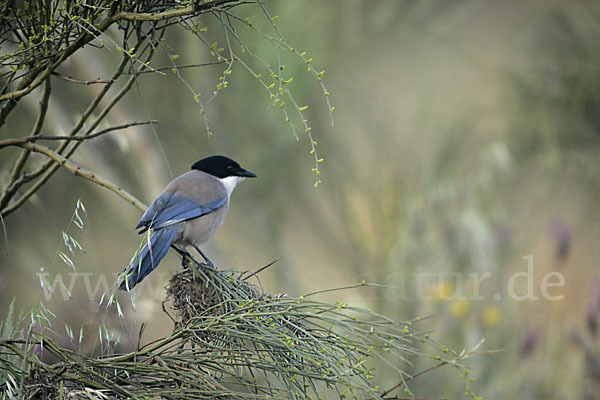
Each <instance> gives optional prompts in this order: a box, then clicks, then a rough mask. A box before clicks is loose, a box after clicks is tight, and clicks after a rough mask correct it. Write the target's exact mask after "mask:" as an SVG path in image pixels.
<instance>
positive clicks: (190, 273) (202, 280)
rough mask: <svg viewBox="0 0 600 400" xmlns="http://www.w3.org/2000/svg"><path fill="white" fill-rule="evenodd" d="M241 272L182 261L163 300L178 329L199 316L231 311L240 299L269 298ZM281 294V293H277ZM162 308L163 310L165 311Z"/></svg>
mask: <svg viewBox="0 0 600 400" xmlns="http://www.w3.org/2000/svg"><path fill="white" fill-rule="evenodd" d="M244 275H247V274H246V273H245V272H221V271H219V270H217V269H216V268H215V267H212V266H209V265H207V264H203V263H198V262H196V261H195V260H193V259H186V260H184V269H183V270H181V271H180V272H179V273H177V274H175V275H173V277H172V278H171V279H170V280H169V283H168V285H167V287H166V290H167V297H166V299H165V301H164V302H163V308H164V306H165V305H166V304H169V305H170V308H171V309H172V311H173V312H174V314H175V315H174V317H173V316H172V315H171V314H169V313H168V312H167V313H168V314H169V316H170V317H171V319H172V320H173V322H174V323H175V329H180V328H182V327H184V326H186V325H188V324H189V323H190V321H192V320H198V319H199V318H214V317H217V316H221V315H223V314H225V313H227V312H231V311H232V309H233V308H235V307H236V305H239V303H240V301H244V302H245V301H248V300H250V299H257V300H258V299H263V298H272V297H273V296H269V295H267V294H265V293H264V292H263V290H262V288H259V287H257V286H255V285H253V284H252V283H250V282H249V281H248V280H247V278H248V277H250V275H247V276H246V278H244ZM279 297H281V296H279ZM165 311H166V310H165Z"/></svg>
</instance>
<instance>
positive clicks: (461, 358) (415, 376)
mask: <svg viewBox="0 0 600 400" xmlns="http://www.w3.org/2000/svg"><path fill="white" fill-rule="evenodd" d="M501 351H502V350H471V351H468V352H466V353H463V354H459V355H457V356H456V357H454V358H452V359H450V360H446V361H442V362H440V363H438V364H435V365H433V366H431V367H429V368H426V369H424V370H422V371H419V372H417V373H416V374H414V375H412V376H410V377H408V378H407V379H405V380H404V381H402V382H400V383H398V384H396V385H395V386H393V387H391V388H390V389H388V390H386V391H385V392H383V393H381V395H380V396H381V397H385V396H387V395H388V394H390V393H391V392H393V391H394V390H396V389H398V388H401V387H402V386H403V385H404V383H405V382H408V381H411V380H413V379H415V378H418V377H419V376H421V375H424V374H426V373H428V372H431V371H433V370H434V369H438V368H440V367H443V366H444V365H448V364H451V363H454V362H456V361H460V360H463V359H465V358H467V357H470V356H472V355H475V354H496V353H500V352H501Z"/></svg>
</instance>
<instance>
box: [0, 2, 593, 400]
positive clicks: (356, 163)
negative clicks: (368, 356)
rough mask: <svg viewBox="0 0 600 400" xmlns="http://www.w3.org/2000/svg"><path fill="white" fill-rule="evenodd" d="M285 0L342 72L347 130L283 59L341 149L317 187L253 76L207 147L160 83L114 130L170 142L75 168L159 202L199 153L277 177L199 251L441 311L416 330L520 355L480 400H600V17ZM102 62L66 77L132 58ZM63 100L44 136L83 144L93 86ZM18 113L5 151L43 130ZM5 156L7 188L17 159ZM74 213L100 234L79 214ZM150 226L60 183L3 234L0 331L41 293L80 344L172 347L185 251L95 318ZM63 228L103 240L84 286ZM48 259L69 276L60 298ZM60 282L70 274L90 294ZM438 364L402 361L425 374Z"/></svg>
mask: <svg viewBox="0 0 600 400" xmlns="http://www.w3.org/2000/svg"><path fill="white" fill-rule="evenodd" d="M268 7H269V10H270V12H271V15H277V16H278V17H279V18H278V19H277V24H278V26H279V29H280V30H281V32H282V33H283V35H284V36H285V37H286V39H287V42H288V43H289V44H290V45H292V46H294V47H297V48H298V49H301V51H306V52H307V53H308V56H309V57H312V58H313V64H314V65H315V66H318V67H319V69H324V70H325V71H326V72H325V75H324V82H325V85H326V86H327V89H328V91H329V92H331V96H330V98H331V101H332V104H333V105H334V106H335V111H334V112H333V117H334V122H335V124H334V126H333V127H332V126H331V124H330V115H329V111H328V107H327V105H326V102H325V98H324V96H323V93H322V91H321V89H320V87H319V84H318V82H317V81H316V80H315V79H314V76H312V75H311V74H310V73H309V72H308V71H306V69H307V67H306V64H305V63H304V62H303V61H302V60H300V59H298V58H296V57H294V56H293V55H288V54H285V55H284V56H285V60H284V61H283V62H284V64H285V65H286V69H285V72H286V75H288V76H293V77H294V80H293V82H292V83H290V89H291V90H292V92H293V93H294V95H295V96H296V100H297V101H298V104H306V105H309V109H308V110H307V114H306V115H307V116H308V119H309V124H310V126H311V127H312V134H313V135H314V139H315V140H316V141H317V142H318V151H319V156H320V157H323V158H324V161H323V162H322V163H321V164H320V169H321V176H320V179H321V180H322V183H321V184H320V185H319V187H318V190H315V188H314V187H313V184H314V182H315V176H314V174H313V172H311V169H312V168H313V167H314V159H313V157H312V156H311V155H310V154H309V151H310V149H311V146H310V141H309V139H308V138H307V137H306V135H304V134H303V131H304V129H303V128H300V127H299V130H298V136H299V140H296V139H295V138H294V135H293V133H292V131H291V130H290V128H289V125H288V124H287V123H286V122H285V121H284V120H283V117H282V115H281V114H280V113H279V112H278V110H276V109H275V110H272V109H269V110H268V109H267V106H268V104H269V101H270V100H269V98H268V95H267V94H266V92H265V91H264V88H263V87H261V85H260V84H259V83H258V81H257V80H256V79H255V78H254V77H252V75H251V74H250V73H248V72H247V71H246V70H244V68H242V67H241V66H240V65H239V64H235V65H234V68H233V73H232V74H231V75H230V76H229V78H228V81H229V84H228V87H227V88H226V89H225V90H223V91H221V92H220V93H219V95H218V96H217V97H216V98H215V99H214V100H213V101H211V102H210V103H208V104H206V115H207V118H208V121H209V124H210V126H211V130H212V132H213V135H212V136H210V137H209V136H208V135H207V134H206V130H205V128H204V122H203V117H202V115H200V114H199V112H198V111H199V108H198V104H196V103H195V102H194V100H193V96H192V95H191V94H190V92H189V90H188V89H187V88H186V86H185V84H184V83H183V82H182V81H181V80H180V79H178V78H177V77H176V76H175V75H171V74H167V76H158V75H157V74H146V75H145V76H144V77H143V78H142V79H140V81H139V84H138V85H137V86H136V87H135V88H134V90H133V91H132V92H131V93H130V94H128V96H127V98H126V100H125V102H124V103H122V104H121V106H120V107H119V108H118V109H117V110H115V111H113V112H112V113H111V114H110V115H109V118H108V120H109V122H110V125H116V124H119V123H127V122H130V121H134V120H146V119H156V120H158V121H159V124H158V125H156V126H155V130H154V131H153V130H152V128H150V127H148V126H144V127H139V128H135V129H132V130H133V132H127V133H124V132H120V133H114V134H110V135H107V136H105V137H103V138H101V139H98V140H97V141H93V142H92V141H90V142H86V143H85V144H84V145H83V146H82V147H81V149H80V151H79V152H78V153H77V155H76V156H75V158H74V161H76V162H77V163H78V164H79V165H81V166H82V167H84V168H87V169H91V170H94V171H96V172H97V173H99V174H100V175H102V176H104V177H106V178H108V179H110V180H111V181H113V182H115V183H117V184H119V185H120V186H122V187H123V188H124V189H126V190H127V191H129V192H130V193H132V194H134V195H136V196H137V197H138V198H140V199H141V200H143V201H144V202H146V203H147V204H149V203H150V202H151V201H152V200H153V199H154V198H155V196H156V195H157V194H158V193H159V192H160V191H161V190H162V188H163V187H164V185H165V184H166V183H167V182H168V181H169V180H170V179H171V178H173V177H175V176H177V175H179V174H180V173H183V172H185V171H187V170H188V169H189V167H190V165H191V164H192V163H193V162H195V161H197V160H198V159H200V158H203V157H205V156H207V155H210V154H224V155H228V156H230V157H232V158H234V159H236V160H237V161H239V162H240V164H242V165H243V166H244V167H246V168H248V169H250V170H252V171H254V172H256V173H258V175H259V179H257V180H251V181H246V182H244V183H243V184H241V185H239V186H238V188H237V189H236V191H235V193H234V194H233V200H232V206H231V207H230V211H229V215H228V217H227V219H226V221H225V224H224V225H223V227H222V228H221V229H220V231H219V232H218V233H217V234H216V235H215V237H214V238H213V239H212V241H211V242H210V243H209V244H208V245H206V246H205V248H204V250H205V252H206V253H207V254H208V255H209V256H210V257H211V259H212V260H213V261H215V263H216V264H217V265H218V266H219V267H220V268H222V269H235V270H256V269H258V268H260V267H261V266H263V265H266V264H267V263H269V262H271V261H272V260H274V259H276V258H277V257H279V256H283V258H282V259H281V260H280V261H279V262H277V263H276V264H275V265H273V266H272V267H270V268H269V269H267V270H266V271H265V272H264V273H261V274H260V280H261V283H262V285H263V287H264V290H265V291H267V292H270V293H287V294H289V295H291V296H299V295H302V294H305V293H308V292H312V291H317V290H321V289H326V288H332V287H337V286H346V285H351V284H354V283H358V282H360V281H362V280H366V281H367V282H373V283H378V284H382V285H385V287H383V288H361V289H355V290H348V291H340V292H335V293H333V294H332V293H329V294H327V295H326V296H324V297H323V298H324V299H327V300H332V301H344V302H347V303H351V304H355V305H358V306H363V307H366V308H370V309H373V310H376V311H378V312H380V313H382V314H385V315H388V316H390V317H393V318H395V319H401V320H406V319H411V318H415V317H416V316H421V317H425V316H431V317H432V318H429V319H427V320H425V321H423V322H422V325H421V328H422V329H426V330H432V331H433V332H432V333H431V336H432V337H433V338H435V340H437V341H438V342H440V343H442V344H444V345H447V346H448V347H451V348H453V349H456V350H459V351H460V350H462V349H470V348H472V347H473V346H475V345H476V344H477V343H478V342H479V341H480V340H481V339H482V338H485V340H486V341H485V343H484V345H483V347H482V348H484V349H502V350H503V351H502V352H501V353H498V354H494V355H484V356H476V357H473V358H471V359H469V361H468V362H467V365H469V366H470V367H472V370H471V377H473V378H475V382H474V384H473V390H474V392H475V393H477V394H478V395H482V396H484V398H489V399H500V398H520V399H537V398H539V399H542V398H543V399H566V398H573V399H594V398H600V395H599V394H598V393H600V358H598V354H599V350H600V348H599V341H598V337H597V335H598V332H597V330H598V318H599V317H600V269H599V267H600V265H599V261H598V260H600V246H598V239H599V238H600V223H599V222H600V213H599V211H600V202H599V201H598V200H599V199H600V197H599V196H600V179H599V175H598V173H597V171H598V168H599V167H600V157H598V154H599V151H600V4H598V3H597V2H593V1H572V2H560V1H541V0H540V1H535V0H531V1H527V2H521V1H503V2H497V1H469V0H463V1H458V0H457V1H444V2H441V1H428V0H420V1H418V2H417V1H396V0H377V1H375V0H335V1H333V0H331V1H328V2H321V1H317V0H302V1H300V0H296V1H293V2H291V1H290V2H273V3H272V4H269V5H268ZM242 13H243V12H242ZM257 20H258V18H257ZM207 23H208V24H209V27H210V24H211V23H210V22H207ZM212 23H213V24H214V22H212ZM258 23H259V22H258V21H257V24H258ZM263 24H264V29H265V30H267V29H268V28H269V26H268V24H266V23H264V22H263ZM216 27H217V25H216V24H215V31H216ZM221 29H222V28H221ZM220 39H222V38H219V36H218V33H215V38H214V40H215V41H218V40H220ZM166 41H167V43H169V45H170V46H172V49H171V54H178V55H180V57H181V58H180V60H178V61H181V63H182V64H185V63H201V62H210V61H212V60H213V58H212V57H211V56H210V54H209V52H208V51H207V50H206V49H205V48H204V47H200V46H199V45H198V42H197V40H195V39H193V38H192V37H191V36H190V35H189V34H187V33H186V32H184V31H183V30H179V31H177V30H175V31H173V32H171V36H170V37H168V38H167V40H166ZM246 41H247V44H248V46H249V48H252V49H253V50H254V51H255V52H256V53H257V54H261V56H262V57H263V58H264V59H265V60H266V61H267V62H268V63H273V65H276V63H277V55H276V53H275V51H274V48H273V45H272V44H271V43H269V42H268V41H265V40H263V39H261V38H260V37H258V36H257V35H254V36H252V35H248V36H247V39H246ZM87 52H88V53H87V54H81V55H80V56H78V57H76V58H74V59H73V60H72V61H71V62H70V64H69V65H68V68H70V71H69V72H70V73H72V74H73V75H74V76H79V77H82V78H84V77H85V76H88V78H84V79H94V78H96V77H98V76H99V77H106V76H108V75H109V74H110V73H111V72H112V70H113V68H114V65H115V62H116V60H118V54H114V59H113V58H111V57H112V56H110V55H109V56H107V55H106V53H105V52H104V53H100V50H98V49H88V50H87ZM100 55H102V57H100ZM161 57H162V58H161ZM161 60H163V64H165V65H168V62H167V61H168V55H167V53H165V54H162V55H158V58H156V59H155V61H154V62H155V63H156V64H157V65H161ZM222 73H223V66H222V65H217V66H210V67H204V68H201V69H192V70H190V71H183V72H182V77H183V79H185V81H186V82H188V83H189V85H191V86H192V87H193V88H195V89H196V90H199V91H201V92H203V93H208V94H210V93H212V90H213V89H214V88H215V86H216V85H217V84H218V82H219V77H220V76H221V75H222ZM68 87H69V86H65V89H64V91H63V92H61V94H60V95H59V96H58V97H57V98H55V99H54V100H53V102H51V104H50V118H49V119H48V121H47V123H46V126H45V131H48V132H56V134H61V133H62V134H64V132H65V131H67V130H68V128H69V127H70V126H71V125H72V123H73V120H74V119H75V117H76V116H77V114H78V113H80V112H81V107H82V104H86V103H85V100H87V98H85V96H89V98H91V96H92V95H93V93H95V92H94V90H96V88H94V87H90V88H89V89H86V90H89V94H87V95H86V93H85V92H83V93H82V92H81V90H79V91H78V92H77V93H76V94H74V93H75V92H73V91H71V92H70V91H69V89H68ZM77 89H80V88H79V87H78V88H77ZM78 96H82V97H81V98H80V97H78ZM207 97H209V96H207ZM204 100H206V98H204ZM20 107H21V110H20V114H19V115H18V117H16V116H11V119H10V120H9V121H8V123H7V125H6V126H5V127H3V128H2V130H1V131H0V137H2V138H8V137H13V136H20V134H15V132H20V131H21V130H23V129H25V131H26V132H27V131H28V130H29V129H30V128H29V127H30V126H31V121H32V119H33V118H34V117H33V116H34V115H35V114H34V112H35V110H36V107H37V104H36V101H35V100H34V98H29V99H28V100H27V101H26V102H24V103H23V104H21V106H20ZM107 123H108V122H107ZM0 154H2V155H1V156H0V159H3V160H1V161H0V167H2V170H1V175H0V177H1V178H2V179H3V180H2V182H4V180H5V179H6V178H7V175H8V173H9V171H8V166H10V165H11V162H14V161H13V160H12V159H10V157H9V156H8V152H7V151H6V150H3V153H0ZM5 157H6V158H5ZM78 199H81V201H82V202H83V204H84V205H85V208H86V210H87V216H86V217H85V218H84V222H85V230H79V229H78V228H77V227H76V226H75V225H74V224H73V223H71V222H70V221H71V217H72V215H73V213H74V211H75V209H76V204H77V201H78ZM139 217H140V212H139V211H138V210H137V209H135V208H133V207H132V206H131V205H129V204H127V203H126V202H124V201H123V200H122V199H120V198H119V197H117V196H115V195H114V194H113V193H110V192H108V191H106V190H104V189H102V188H100V187H98V186H95V185H93V184H91V183H89V182H87V181H85V180H83V179H80V178H77V177H74V176H73V175H71V174H69V173H68V172H66V171H60V172H59V173H57V174H56V175H55V177H53V179H52V180H51V181H50V183H49V184H48V185H46V186H45V187H44V188H43V189H42V190H41V191H39V192H38V195H37V196H36V197H34V198H33V199H32V200H31V201H30V202H29V203H28V204H26V205H25V206H24V207H22V208H21V209H19V210H18V211H17V212H15V213H14V214H12V215H10V216H8V217H7V218H6V219H5V221H4V224H5V228H6V233H7V235H6V238H5V237H4V235H3V238H2V241H3V242H4V243H2V252H1V254H0V302H1V304H2V307H1V308H0V316H2V315H4V314H5V313H6V310H7V308H8V304H9V303H10V302H11V301H12V299H13V298H16V302H15V304H16V306H17V307H18V308H23V309H26V310H27V309H30V308H31V307H35V306H36V304H39V303H40V302H43V303H44V304H45V305H46V306H47V307H48V308H49V309H51V310H53V311H54V312H55V313H56V314H57V316H58V318H60V319H62V320H63V321H65V322H68V323H69V324H70V325H71V326H72V327H73V329H74V330H75V331H76V332H77V331H79V327H83V331H84V332H85V333H86V336H85V337H86V338H85V339H84V346H85V345H87V346H88V347H89V348H90V349H91V348H92V347H93V342H94V341H95V340H97V337H95V336H94V335H95V332H97V331H98V326H99V325H100V324H105V325H106V326H108V327H109V329H110V330H111V331H112V332H114V333H115V335H119V336H121V340H122V341H121V344H120V346H122V348H123V350H127V349H130V348H131V346H133V345H134V343H135V341H136V340H137V334H138V330H139V327H140V324H141V323H142V322H144V321H145V322H148V327H147V329H146V332H145V334H144V336H145V340H146V341H149V340H152V339H155V338H157V337H159V335H164V334H168V333H169V332H170V330H171V328H172V323H171V321H170V320H169V319H168V317H166V316H165V315H164V314H163V312H162V310H161V302H162V299H163V296H164V290H163V287H164V284H165V283H166V281H167V280H168V279H169V277H170V276H171V274H172V273H173V271H176V270H177V269H178V268H179V259H178V258H177V257H175V256H173V255H169V256H167V258H166V259H165V261H163V263H162V264H161V266H160V269H159V270H157V271H156V272H155V273H154V274H152V275H151V276H150V277H149V278H148V279H147V281H145V282H144V283H145V284H146V282H147V284H146V285H145V286H143V287H142V289H140V290H139V291H138V292H137V293H136V310H135V311H134V310H132V309H131V307H126V310H125V312H126V314H127V318H126V322H123V321H122V320H121V319H119V318H118V316H117V315H116V314H115V313H112V312H109V313H107V312H106V311H105V310H104V308H102V307H101V308H99V307H98V301H99V300H100V297H101V296H102V293H103V291H104V287H103V280H104V282H108V285H110V284H112V282H113V279H114V274H116V273H119V272H120V271H121V270H122V269H123V267H124V266H125V265H127V264H128V262H129V259H130V258H131V256H132V255H133V253H134V252H135V250H136V248H137V246H138V245H139V244H140V237H139V236H138V235H137V234H136V232H135V230H134V229H133V227H134V226H135V225H136V224H137V222H138V220H139ZM61 231H66V232H68V233H69V234H70V235H72V236H73V237H74V238H76V239H77V240H78V241H79V243H81V245H82V247H83V248H84V249H85V253H82V252H79V253H77V254H76V256H74V257H73V261H74V263H75V265H76V267H77V271H78V272H79V273H80V275H79V277H78V279H76V280H73V281H72V282H71V277H72V275H69V274H70V273H73V269H72V267H70V266H68V265H66V264H65V263H63V262H62V261H61V258H60V257H59V255H58V252H59V251H64V244H63V238H62V234H61ZM41 268H43V272H44V273H47V274H48V275H47V277H48V279H49V280H50V282H53V283H55V284H56V286H55V293H54V294H53V295H50V296H49V297H48V293H47V292H45V291H44V290H43V289H42V287H41V286H40V278H39V273H40V270H41ZM56 276H60V277H61V279H63V281H64V283H65V285H66V286H67V287H68V286H69V285H70V284H71V283H73V286H72V288H71V294H72V298H69V296H68V295H67V296H64V295H63V293H64V292H63V291H62V287H61V286H60V284H58V283H57V282H58V281H56V280H55V277H56ZM85 277H87V278H85ZM86 285H87V287H86ZM90 290H91V291H92V293H95V295H94V296H93V298H92V299H90V298H89V296H88V295H86V293H90ZM124 297H127V296H124ZM122 303H123V304H125V303H127V301H125V302H123V301H122ZM64 342H65V343H64V344H65V345H68V344H69V338H68V337H67V335H65V338H64ZM86 342H89V343H87V344H86ZM425 350H426V349H424V351H425ZM90 351H91V350H90ZM419 363H420V361H418V363H417V365H414V366H413V367H407V368H408V369H409V371H410V372H417V371H419V370H421V369H422V368H424V367H426V366H427V365H426V364H422V365H421V364H419ZM376 371H378V372H376V374H377V373H378V374H379V376H380V378H381V380H382V384H381V386H382V387H386V386H390V385H393V384H394V383H396V382H394V381H393V377H391V376H390V377H388V376H387V375H386V371H385V368H380V369H378V370H376ZM460 373H461V371H459V370H456V369H453V368H445V369H439V370H436V371H434V372H431V373H429V374H427V375H425V376H423V377H421V378H419V379H417V380H416V381H415V382H414V383H413V385H412V388H413V390H414V391H415V393H418V394H419V395H420V396H423V397H425V396H430V397H448V398H459V397H461V396H462V394H463V392H464V385H463V383H461V382H460V381H459V379H457V378H458V375H460Z"/></svg>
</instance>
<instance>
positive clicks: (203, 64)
mask: <svg viewBox="0 0 600 400" xmlns="http://www.w3.org/2000/svg"><path fill="white" fill-rule="evenodd" d="M228 61H230V60H227V59H224V60H221V61H212V62H207V63H201V64H188V65H178V66H176V67H173V66H169V67H160V68H152V69H151V70H147V71H140V72H124V73H123V75H132V74H136V75H142V74H150V73H153V72H157V71H158V72H161V71H171V70H173V69H186V68H198V67H207V66H209V65H219V64H223V63H224V62H228Z"/></svg>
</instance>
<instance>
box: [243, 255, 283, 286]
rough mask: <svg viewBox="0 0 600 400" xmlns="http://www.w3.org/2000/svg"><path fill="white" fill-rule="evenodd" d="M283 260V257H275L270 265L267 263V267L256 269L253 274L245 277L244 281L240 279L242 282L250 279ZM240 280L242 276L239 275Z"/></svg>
mask: <svg viewBox="0 0 600 400" xmlns="http://www.w3.org/2000/svg"><path fill="white" fill-rule="evenodd" d="M282 258H283V256H279V257H277V258H276V259H275V260H273V261H271V262H270V263H268V264H267V265H265V266H264V267H260V268H259V269H257V270H256V271H254V272H253V273H251V274H250V275H248V276H246V277H245V278H244V279H242V280H243V281H247V280H248V279H250V278H252V277H253V276H254V275H257V274H259V273H261V272H263V271H264V270H265V269H267V268H269V267H270V266H271V265H273V264H275V263H276V262H277V261H279V260H281V259H282ZM241 278H242V276H241V275H240V279H241Z"/></svg>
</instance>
